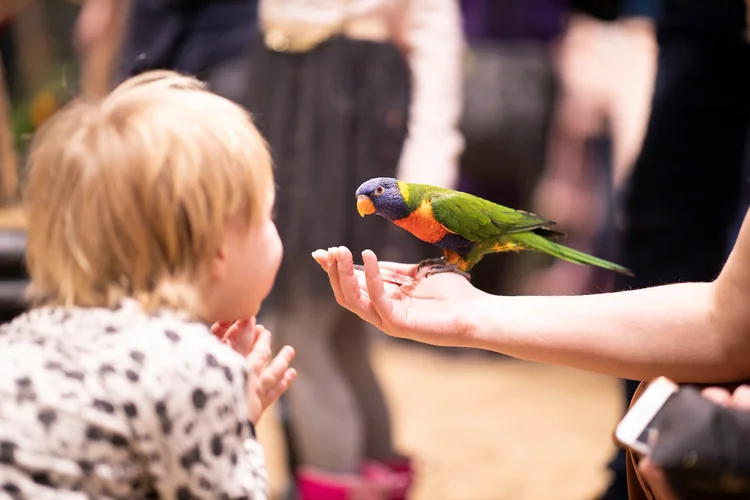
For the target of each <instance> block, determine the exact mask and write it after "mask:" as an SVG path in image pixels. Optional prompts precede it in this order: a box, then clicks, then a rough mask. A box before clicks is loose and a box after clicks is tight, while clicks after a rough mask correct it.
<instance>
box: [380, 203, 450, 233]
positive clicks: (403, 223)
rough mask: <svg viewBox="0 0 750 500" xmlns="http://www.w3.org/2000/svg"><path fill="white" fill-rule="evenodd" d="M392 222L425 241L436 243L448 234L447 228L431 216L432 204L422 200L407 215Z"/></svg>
mask: <svg viewBox="0 0 750 500" xmlns="http://www.w3.org/2000/svg"><path fill="white" fill-rule="evenodd" d="M393 223H394V224H396V225H397V226H398V227H400V228H403V229H406V230H407V231H409V232H410V233H411V234H413V235H414V236H416V237H417V238H419V239H420V240H422V241H426V242H427V243H437V242H438V241H440V240H441V239H443V237H444V236H445V235H446V234H448V230H446V229H445V228H444V227H443V226H442V224H440V223H439V222H438V221H436V220H435V217H433V216H432V206H431V205H430V204H429V202H427V201H423V202H422V203H421V204H420V205H419V208H417V209H416V210H415V211H414V212H412V213H411V214H409V216H408V217H404V218H403V219H399V220H396V221H393Z"/></svg>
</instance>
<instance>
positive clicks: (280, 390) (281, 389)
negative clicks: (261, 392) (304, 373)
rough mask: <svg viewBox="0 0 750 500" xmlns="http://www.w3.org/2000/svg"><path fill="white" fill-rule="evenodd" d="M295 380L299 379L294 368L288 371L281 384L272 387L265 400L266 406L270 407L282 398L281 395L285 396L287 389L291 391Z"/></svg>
mask: <svg viewBox="0 0 750 500" xmlns="http://www.w3.org/2000/svg"><path fill="white" fill-rule="evenodd" d="M295 378H297V370H295V369H294V368H289V369H287V371H286V372H285V373H284V376H283V378H282V379H281V380H280V381H279V383H278V384H276V385H275V386H273V387H271V388H270V389H269V390H268V391H267V392H266V394H265V398H264V400H265V401H264V403H265V405H266V406H270V405H272V404H273V403H275V402H276V401H277V400H278V399H279V398H280V397H281V395H282V394H284V393H285V392H286V390H287V389H289V386H290V385H292V382H293V381H294V379H295Z"/></svg>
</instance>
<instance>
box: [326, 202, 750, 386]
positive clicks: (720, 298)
mask: <svg viewBox="0 0 750 500" xmlns="http://www.w3.org/2000/svg"><path fill="white" fill-rule="evenodd" d="M314 256H315V258H316V260H318V262H319V263H320V264H321V265H322V266H323V267H324V269H326V270H327V271H328V274H329V277H330V280H331V285H332V287H333V291H334V294H335V296H336V299H337V301H338V302H339V303H340V304H341V305H343V306H344V307H346V308H348V309H350V310H351V311H353V312H355V313H356V314H358V315H359V316H360V317H361V318H363V319H365V320H366V321H369V322H371V323H372V324H374V325H375V326H377V327H378V328H380V329H381V330H383V331H384V332H386V333H388V334H390V335H393V336H397V337H405V338H411V339H414V340H418V341H421V342H427V343H431V344H440V345H452V346H466V347H477V348H482V349H489V350H493V351H498V352H502V353H506V354H508V355H510V356H514V357H517V358H521V359H526V360H530V361H537V362H543V363H549V364H556V365H563V366H568V367H572V368H578V369H583V370H590V371H595V372H599V373H604V374H608V375H613V376H618V377H624V378H630V379H635V380H646V379H650V378H652V377H655V376H658V375H665V376H667V377H670V378H672V379H674V380H676V381H679V382H703V383H719V382H729V381H740V380H744V379H750V361H749V360H750V304H749V302H750V217H748V216H746V218H745V222H744V224H743V226H742V230H741V231H740V235H739V238H738V241H737V243H736V245H735V247H734V250H733V252H732V254H731V256H730V258H729V260H728V262H727V264H726V266H725V268H724V269H723V271H722V272H721V275H720V276H719V277H718V278H717V279H716V280H715V281H714V282H711V283H681V284H674V285H665V286H660V287H653V288H648V289H642V290H632V291H625V292H618V293H606V294H599V295H587V296H558V297H535V296H526V297H498V296H492V295H488V294H485V293H483V292H480V291H479V290H477V289H475V288H474V287H472V286H471V285H470V284H469V283H468V282H467V281H466V280H465V279H463V278H462V277H460V276H458V275H452V274H451V273H443V274H439V275H435V276H432V277H430V278H427V279H419V278H417V279H418V283H417V285H416V286H414V287H406V288H404V287H399V286H397V285H394V284H390V283H383V281H382V278H381V276H380V273H379V271H378V264H377V260H376V258H375V255H374V254H372V252H366V253H365V269H366V273H367V277H366V278H365V277H363V276H357V275H355V273H354V271H353V269H352V257H351V254H350V253H349V252H348V250H346V249H345V248H339V249H334V251H333V252H328V253H326V252H324V251H319V252H316V253H315V254H314ZM381 265H383V267H390V268H392V269H393V270H395V271H397V272H401V273H405V274H411V275H412V276H414V274H415V272H416V269H415V267H414V266H404V265H391V264H387V263H382V264H381ZM415 277H416V276H415Z"/></svg>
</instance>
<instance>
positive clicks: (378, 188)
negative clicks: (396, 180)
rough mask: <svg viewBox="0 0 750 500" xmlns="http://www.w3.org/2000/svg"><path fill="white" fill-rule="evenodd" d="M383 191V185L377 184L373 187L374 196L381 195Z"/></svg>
mask: <svg viewBox="0 0 750 500" xmlns="http://www.w3.org/2000/svg"><path fill="white" fill-rule="evenodd" d="M383 193H385V188H384V187H383V186H378V187H376V188H375V191H374V194H375V196H382V195H383Z"/></svg>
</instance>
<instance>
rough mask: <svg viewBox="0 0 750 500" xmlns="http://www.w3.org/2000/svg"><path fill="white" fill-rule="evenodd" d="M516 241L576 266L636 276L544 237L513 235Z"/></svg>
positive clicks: (624, 269)
mask: <svg viewBox="0 0 750 500" xmlns="http://www.w3.org/2000/svg"><path fill="white" fill-rule="evenodd" d="M513 236H514V238H513V239H515V240H516V241H518V242H519V243H522V244H523V245H524V246H525V247H526V248H528V249H529V250H536V251H537V252H544V253H546V254H549V255H551V256H553V257H557V258H558V259H562V260H567V261H568V262H573V263H574V264H585V265H589V266H596V267H602V268H604V269H608V270H610V271H615V272H617V273H621V274H625V275H627V276H634V274H633V272H632V271H631V270H630V269H628V268H626V267H623V266H621V265H619V264H615V263H614V262H610V261H608V260H604V259H600V258H599V257H594V256H593V255H589V254H587V253H583V252H579V251H578V250H574V249H572V248H570V247H566V246H565V245H561V244H559V243H555V242H554V241H550V240H548V239H547V238H545V237H544V236H539V235H538V234H534V233H531V232H529V233H520V234H516V235H513Z"/></svg>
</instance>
